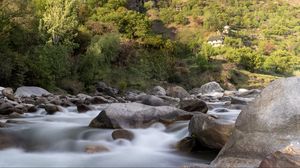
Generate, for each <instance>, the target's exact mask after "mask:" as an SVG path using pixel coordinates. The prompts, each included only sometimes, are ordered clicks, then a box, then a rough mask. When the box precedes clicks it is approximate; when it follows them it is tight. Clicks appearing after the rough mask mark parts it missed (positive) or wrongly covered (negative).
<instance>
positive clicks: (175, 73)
mask: <svg viewBox="0 0 300 168" xmlns="http://www.w3.org/2000/svg"><path fill="white" fill-rule="evenodd" d="M0 18H1V19H0V39H1V40H0V60H1V61H0V67H1V68H0V85H1V86H10V87H14V88H16V87H18V86H22V85H27V86H28V85H29V86H31V85H32V86H40V87H44V88H46V89H49V90H64V91H67V92H69V93H73V94H75V93H78V92H81V91H91V90H94V84H95V82H97V81H105V82H107V83H110V84H112V85H114V86H116V87H118V88H120V89H127V88H140V89H143V88H147V87H148V86H149V85H153V84H157V83H160V82H167V83H176V84H181V85H183V86H186V87H187V88H192V87H195V86H197V85H198V86H199V85H201V84H203V83H205V82H208V81H209V80H212V79H213V80H216V81H218V82H220V83H222V84H223V85H224V86H225V88H226V87H228V86H227V85H226V84H227V83H230V84H232V85H237V84H239V79H238V80H237V79H235V78H234V77H235V76H238V77H239V78H241V73H244V74H245V73H246V74H259V75H260V74H262V75H263V76H267V77H268V78H271V79H273V77H274V78H276V77H281V76H292V75H297V74H299V68H300V66H299V65H300V39H299V38H300V8H299V7H298V6H295V5H291V4H289V3H287V2H286V1H281V0H261V1H258V0H221V1H220V0H161V1H159V0H156V1H151V0H148V1H145V2H144V1H135V0H132V1H131V0H0ZM226 26H227V27H228V29H227V31H224V27H226ZM213 36H222V37H223V38H224V41H223V42H222V46H220V47H214V46H213V45H211V44H209V43H208V40H209V38H210V37H213ZM223 72H225V74H224V73H223ZM242 76H243V75H242ZM246 87H247V86H246ZM250 87H251V86H250ZM253 87H255V86H253Z"/></svg>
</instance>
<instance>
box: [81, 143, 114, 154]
mask: <svg viewBox="0 0 300 168" xmlns="http://www.w3.org/2000/svg"><path fill="white" fill-rule="evenodd" d="M85 152H86V153H90V154H92V153H102V152H109V149H108V148H107V147H105V146H103V145H87V146H86V147H85Z"/></svg>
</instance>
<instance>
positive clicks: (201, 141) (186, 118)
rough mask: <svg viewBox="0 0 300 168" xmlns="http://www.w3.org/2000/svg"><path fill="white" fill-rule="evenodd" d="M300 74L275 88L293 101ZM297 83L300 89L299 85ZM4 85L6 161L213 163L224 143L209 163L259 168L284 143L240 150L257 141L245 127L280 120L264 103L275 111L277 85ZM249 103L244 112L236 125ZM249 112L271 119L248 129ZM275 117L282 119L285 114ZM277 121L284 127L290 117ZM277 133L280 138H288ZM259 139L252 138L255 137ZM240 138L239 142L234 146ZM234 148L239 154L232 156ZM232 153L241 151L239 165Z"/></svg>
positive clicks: (1, 108) (0, 109)
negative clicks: (122, 88) (67, 89)
mask: <svg viewBox="0 0 300 168" xmlns="http://www.w3.org/2000/svg"><path fill="white" fill-rule="evenodd" d="M299 81H300V80H299V79H298V78H296V79H295V78H292V79H286V80H282V81H280V82H281V83H280V82H277V83H276V82H274V83H275V84H271V86H270V87H271V88H272V87H273V89H276V90H280V91H277V92H273V93H272V94H277V95H278V96H280V94H284V95H281V96H285V97H286V98H287V99H288V100H293V101H292V103H293V102H294V98H293V97H294V96H296V95H295V93H294V92H291V94H288V92H286V93H285V92H284V91H285V87H291V86H290V85H295V84H298V85H300V82H299ZM285 82H286V83H288V84H286V85H285ZM278 83H280V84H281V85H280V84H278ZM274 85H275V86H274ZM293 89H296V90H295V91H299V90H297V89H298V87H294V88H293ZM0 90H1V94H0V97H1V98H0V115H1V116H0V118H1V119H0V127H1V128H0V134H1V136H0V156H1V157H0V167H182V166H187V167H206V166H209V164H210V162H211V161H212V160H213V159H214V158H215V157H216V155H217V154H218V151H219V150H221V149H222V151H221V153H220V154H219V156H218V157H217V159H216V160H214V161H213V163H212V164H211V165H210V166H214V167H222V165H225V166H228V167H234V166H236V165H238V166H242V165H243V164H244V165H246V166H250V167H251V166H253V167H257V166H258V165H259V164H258V163H259V161H261V160H263V158H264V157H265V156H267V155H268V154H272V152H276V150H279V147H278V146H279V145H277V146H276V147H269V148H267V149H265V150H263V151H264V152H260V151H258V150H256V152H258V153H259V154H260V155H261V157H259V158H255V159H254V160H255V161H253V162H252V161H249V162H242V161H241V162H239V161H240V160H241V159H240V158H238V156H243V152H242V153H240V154H239V151H242V150H243V147H245V148H246V147H247V146H251V144H250V145H249V142H248V143H246V142H247V141H245V143H244V142H243V138H241V137H240V134H241V135H243V131H245V132H251V134H252V132H253V135H255V137H256V136H258V135H256V134H255V132H256V131H257V129H256V128H255V126H257V127H259V129H260V130H263V128H265V127H268V126H270V125H269V124H271V125H272V124H274V123H275V119H272V120H271V121H274V122H271V121H270V122H268V121H267V119H265V118H264V117H267V114H264V113H267V112H263V110H267V111H270V112H269V113H271V111H272V110H273V111H276V107H277V106H275V105H274V104H272V103H273V102H274V103H281V101H283V100H284V99H280V100H278V101H276V99H275V97H276V96H274V95H273V97H272V96H268V94H270V92H272V89H270V88H269V89H268V88H267V89H265V90H264V91H263V93H262V94H261V91H260V90H256V89H254V90H246V89H240V90H238V91H226V90H224V89H222V88H221V87H220V85H219V84H218V83H216V82H210V83H207V84H205V85H203V86H201V87H200V88H194V89H192V90H191V91H189V92H188V91H186V90H185V89H184V88H182V87H180V86H169V87H167V88H163V87H161V86H156V87H154V88H152V89H150V90H149V91H148V92H147V93H144V92H141V91H136V90H131V91H127V92H125V93H123V94H119V91H118V89H116V88H112V87H110V86H107V85H106V84H105V83H103V82H99V83H98V85H97V91H96V93H95V94H93V95H86V94H78V95H54V94H51V93H49V92H48V91H46V90H44V89H42V88H38V87H20V88H18V89H17V90H16V91H15V92H14V91H13V90H12V89H11V88H2V87H0ZM299 93H300V92H298V94H299ZM260 94H261V95H260ZM265 95H267V96H265ZM256 97H258V98H257V99H256ZM273 99H274V100H273ZM298 99H299V96H298ZM261 101H263V102H265V103H264V104H262V103H259V102H261ZM268 101H269V102H268ZM270 102H271V105H269V104H270ZM284 102H285V104H281V106H280V108H279V107H278V108H279V109H282V110H283V109H286V110H288V111H290V112H289V113H287V115H288V114H291V113H293V111H292V109H294V110H296V111H297V112H299V111H298V110H299V108H298V106H297V105H296V106H294V105H293V104H288V103H289V101H284ZM249 103H250V104H249ZM268 103H269V104H268ZM286 105H289V106H288V108H285V106H286ZM242 109H244V110H243V115H240V117H239V118H238V122H237V124H235V122H236V120H237V117H238V115H239V113H240V112H241V110H242ZM282 110H281V111H282ZM260 111H262V112H260ZM245 113H246V114H247V115H248V114H249V115H250V114H253V115H254V117H255V114H257V115H258V116H260V117H259V118H263V120H264V121H262V122H264V123H265V125H260V123H255V126H253V127H254V128H255V129H253V130H252V128H251V127H245V129H244V127H243V126H241V125H243V124H245V123H247V122H250V123H253V120H254V118H253V116H251V117H245V116H247V115H246V114H245ZM260 113H262V114H260ZM274 113H275V114H278V113H279V112H278V113H276V112H274ZM294 113H296V112H294ZM268 115H271V114H268ZM274 116H277V119H278V120H280V121H283V119H281V118H282V117H283V118H284V116H281V115H274ZM297 116H298V115H297ZM278 117H279V118H278ZM256 118H257V117H256ZM247 120H248V121H247ZM294 120H295V121H292V120H288V121H289V122H290V123H291V122H296V120H297V118H294ZM278 126H279V127H278V128H280V129H284V128H285V127H284V123H282V124H281V125H278ZM295 126H296V125H295ZM239 127H241V128H243V129H239ZM270 127H271V126H270ZM272 128H273V127H272ZM274 128H275V126H274ZM287 128H289V127H288V126H287ZM237 130H238V131H237ZM269 130H271V129H269ZM257 134H259V133H257ZM273 135H274V137H275V138H277V139H278V140H279V139H280V138H281V139H282V138H283V137H282V136H278V137H276V136H275V135H276V134H273ZM237 136H238V137H240V138H237ZM247 136H248V133H247ZM249 136H250V134H249ZM267 136H269V137H271V135H266V137H267ZM260 137H261V136H260ZM279 137H280V138H279ZM247 139H251V136H250V137H248V138H247ZM290 139H294V138H290ZM290 139H287V140H286V141H291V140H290ZM255 141H256V139H255V138H254V139H253V138H252V140H251V142H253V143H255ZM262 141H267V140H266V139H263V140H262ZM275 141H276V139H274V142H275ZM239 143H241V145H240V146H238V147H235V146H234V145H233V144H239ZM262 143H264V144H268V142H260V144H262ZM276 143H279V144H280V142H277V141H276ZM230 144H231V145H230ZM232 145H233V146H232ZM286 145H288V143H283V144H282V145H281V147H284V146H286ZM224 146H225V147H224ZM234 148H237V149H234ZM253 148H254V147H253ZM259 148H261V147H259ZM290 148H293V147H290ZM247 149H248V148H247ZM268 149H272V150H268ZM227 150H229V151H233V153H235V152H236V154H238V155H232V154H230V153H232V152H229V155H227ZM252 150H255V149H252V148H251V150H250V148H249V150H246V151H245V152H249V153H251V151H252ZM285 151H286V150H285ZM252 153H253V152H252ZM252 153H251V154H252ZM282 153H283V152H282ZM253 154H254V153H253ZM12 156H13V157H12ZM273 156H278V155H275V154H274V155H273ZM233 157H236V158H237V159H236V160H237V162H238V163H237V162H236V165H235V163H234V162H233V161H232V158H233ZM270 157H271V155H270ZM242 158H245V157H242ZM251 159H252V158H251ZM251 159H249V160H251ZM269 160H272V159H269ZM273 160H276V159H274V158H273ZM265 162H266V163H264V164H270V163H269V162H270V161H269V162H267V161H265Z"/></svg>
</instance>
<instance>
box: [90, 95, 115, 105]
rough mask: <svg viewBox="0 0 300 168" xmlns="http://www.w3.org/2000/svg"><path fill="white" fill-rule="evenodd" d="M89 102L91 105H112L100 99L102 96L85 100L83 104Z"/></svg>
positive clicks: (106, 100) (104, 99)
mask: <svg viewBox="0 0 300 168" xmlns="http://www.w3.org/2000/svg"><path fill="white" fill-rule="evenodd" d="M87 101H90V103H91V104H105V103H112V101H110V100H108V99H106V98H104V97H102V96H95V97H92V99H89V98H87V99H85V102H87Z"/></svg>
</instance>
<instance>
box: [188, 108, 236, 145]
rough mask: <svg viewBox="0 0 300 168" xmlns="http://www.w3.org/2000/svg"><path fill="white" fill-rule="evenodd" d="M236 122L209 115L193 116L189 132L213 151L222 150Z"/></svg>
mask: <svg viewBox="0 0 300 168" xmlns="http://www.w3.org/2000/svg"><path fill="white" fill-rule="evenodd" d="M233 128H234V122H233V121H231V120H225V119H217V118H215V117H212V116H210V115H207V114H201V113H200V114H197V115H195V116H193V118H192V119H191V121H190V123H189V132H190V134H191V135H192V136H194V137H196V139H197V141H198V142H200V144H202V145H203V146H205V147H208V148H211V149H221V148H222V147H223V146H224V145H225V143H226V142H227V141H228V139H229V137H230V135H231V133H232V130H233Z"/></svg>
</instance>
